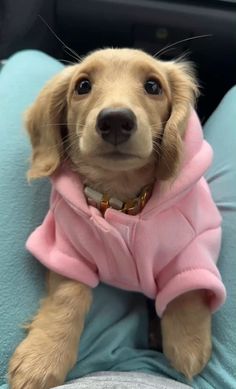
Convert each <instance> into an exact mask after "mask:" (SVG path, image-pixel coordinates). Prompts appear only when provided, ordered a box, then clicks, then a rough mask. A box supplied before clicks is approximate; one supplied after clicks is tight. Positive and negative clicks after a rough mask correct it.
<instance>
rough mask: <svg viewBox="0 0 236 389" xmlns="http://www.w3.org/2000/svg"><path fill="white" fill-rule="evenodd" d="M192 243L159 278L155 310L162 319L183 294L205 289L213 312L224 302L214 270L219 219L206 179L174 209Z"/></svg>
mask: <svg viewBox="0 0 236 389" xmlns="http://www.w3.org/2000/svg"><path fill="white" fill-rule="evenodd" d="M177 208H178V210H179V211H180V212H181V213H182V215H183V216H184V218H185V220H186V223H189V224H190V225H191V228H192V229H193V232H194V234H193V236H194V237H193V239H192V240H191V242H189V243H188V245H187V246H186V247H185V248H183V250H182V251H181V252H180V253H179V254H178V255H177V256H176V257H175V258H173V259H172V260H171V261H170V262H169V263H168V265H167V266H165V267H164V269H163V270H162V271H161V272H160V273H159V274H158V277H157V286H158V294H157V297H156V310H157V313H158V315H159V316H162V314H163V312H164V310H165V308H166V306H167V305H168V304H169V302H171V301H172V300H173V299H175V298H176V297H178V296H180V295H181V294H183V293H186V292H189V291H192V290H197V289H205V290H207V291H208V301H209V306H210V309H211V310H212V312H214V311H215V310H217V309H218V308H219V307H220V306H221V305H222V304H223V303H224V301H225V298H226V291H225V287H224V285H223V283H222V280H221V276H220V273H219V271H218V269H217V267H216V262H217V260H218V256H219V252H220V246H221V216H220V214H219V211H218V209H217V207H216V205H215V204H214V202H213V200H212V197H211V194H210V191H209V188H208V185H207V183H206V181H205V179H203V178H202V179H201V180H200V181H199V182H198V183H197V185H196V186H195V188H194V189H192V190H191V192H190V193H189V194H188V195H187V196H185V197H184V199H183V200H182V201H181V202H180V203H179V204H178V205H177Z"/></svg>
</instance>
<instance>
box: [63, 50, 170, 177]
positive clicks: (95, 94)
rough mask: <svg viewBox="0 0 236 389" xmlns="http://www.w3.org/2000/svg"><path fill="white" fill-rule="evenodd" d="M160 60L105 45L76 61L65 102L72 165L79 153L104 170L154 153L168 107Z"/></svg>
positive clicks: (132, 163)
mask: <svg viewBox="0 0 236 389" xmlns="http://www.w3.org/2000/svg"><path fill="white" fill-rule="evenodd" d="M161 65H162V64H160V66H157V64H156V61H155V60H154V59H152V58H150V57H149V56H147V55H145V54H144V53H141V52H139V51H132V50H104V51H98V52H96V53H94V54H92V55H90V56H89V57H88V58H87V59H85V61H84V62H83V63H82V64H81V65H79V66H77V69H76V71H75V72H74V75H73V77H72V80H71V85H70V89H69V102H68V107H69V109H68V123H72V125H70V124H69V126H68V127H69V131H70V134H71V144H73V145H74V146H73V152H71V158H72V160H73V161H74V163H75V164H76V162H77V160H78V156H79V159H81V156H82V158H83V159H86V160H88V161H90V162H92V163H93V165H95V166H96V165H98V166H101V167H102V168H105V169H111V170H129V169H133V168H139V167H141V166H143V165H146V164H147V163H148V162H149V161H150V159H152V158H153V155H154V154H155V153H154V144H155V146H156V148H157V151H158V146H159V145H160V143H161V137H162V133H163V129H164V127H165V123H166V121H167V119H168V117H169V113H170V108H171V92H170V87H169V84H168V80H167V77H166V75H165V72H164V71H163V69H162V66H161Z"/></svg>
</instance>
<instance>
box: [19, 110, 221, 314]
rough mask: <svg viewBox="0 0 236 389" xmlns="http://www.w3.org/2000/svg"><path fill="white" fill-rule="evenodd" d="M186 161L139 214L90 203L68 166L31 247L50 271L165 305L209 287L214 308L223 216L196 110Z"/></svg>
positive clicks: (29, 243)
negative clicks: (209, 180)
mask: <svg viewBox="0 0 236 389" xmlns="http://www.w3.org/2000/svg"><path fill="white" fill-rule="evenodd" d="M184 147H185V160H184V162H183V165H182V169H181V172H180V174H179V175H178V177H177V179H176V180H175V181H174V182H173V183H172V184H167V183H165V184H163V183H162V184H159V183H158V182H157V183H156V185H155V187H154V190H153V194H152V197H151V198H150V200H149V201H148V203H147V204H146V206H145V207H144V209H143V210H142V212H141V213H140V214H138V215H136V216H131V215H126V214H124V213H121V212H119V211H117V210H114V209H111V208H110V209H108V210H107V211H106V212H105V215H104V217H102V215H101V213H100V211H99V210H98V209H97V208H95V207H93V206H90V205H88V204H87V202H86V199H85V196H84V194H83V185H82V183H81V181H80V179H79V177H78V175H77V174H75V173H73V172H72V171H70V170H69V169H68V168H67V167H65V166H64V167H62V168H60V169H59V170H58V171H57V172H56V174H55V175H54V176H53V177H52V195H51V206H50V210H49V212H48V214H47V216H46V218H45V220H44V221H43V223H42V225H41V226H39V227H38V228H37V229H36V230H35V231H34V232H33V233H32V234H31V235H30V237H29V239H28V241H27V244H26V246H27V249H28V250H29V251H30V252H31V253H32V254H33V255H34V256H36V257H37V258H38V259H39V260H40V262H42V263H43V264H44V265H45V266H47V267H48V268H49V269H51V270H53V271H54V272H57V273H60V274H62V275H64V276H66V277H68V278H72V279H75V280H78V281H80V282H83V283H84V284H87V285H89V286H91V287H92V288H94V287H96V286H97V285H98V283H99V282H100V281H102V282H105V283H107V284H110V285H113V286H116V287H118V288H123V289H126V290H132V291H138V292H142V293H144V294H145V295H146V296H148V297H150V298H152V299H155V300H156V310H157V313H158V315H159V316H162V314H163V312H164V310H165V308H166V306H167V304H168V303H169V302H170V301H171V300H173V299H174V298H176V297H177V296H179V295H181V294H182V293H185V292H188V291H191V290H194V289H207V290H209V304H210V307H211V310H212V311H215V310H216V309H217V308H218V307H219V306H220V305H221V304H222V303H223V302H224V300H225V296H226V293H225V288H224V286H223V284H222V281H221V277H220V274H219V272H218V270H217V267H216V261H217V259H218V255H219V251H220V243H221V217H220V214H219V212H218V210H217V208H216V206H215V204H214V202H213V200H212V197H211V194H210V191H209V188H208V185H207V183H206V180H205V179H204V178H203V174H204V173H205V172H206V170H207V168H208V167H209V166H210V164H211V161H212V149H211V147H210V146H209V144H208V143H207V142H206V141H205V140H203V134H202V129H201V126H200V123H199V120H198V118H197V115H196V113H195V112H193V113H192V115H191V117H190V119H189V123H188V128H187V132H186V136H185V146H184Z"/></svg>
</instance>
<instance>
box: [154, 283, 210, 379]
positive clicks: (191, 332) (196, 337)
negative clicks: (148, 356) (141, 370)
mask: <svg viewBox="0 0 236 389" xmlns="http://www.w3.org/2000/svg"><path fill="white" fill-rule="evenodd" d="M161 328H162V341H163V351H164V354H165V355H166V357H167V358H168V359H169V360H170V362H171V364H172V366H173V367H174V368H175V369H176V370H178V371H180V372H181V373H183V374H184V375H185V376H186V377H187V378H189V379H191V378H192V377H193V376H194V375H196V374H199V373H200V372H201V371H202V369H203V368H204V367H205V365H206V364H207V362H208V360H209V358H210V356H211V347H212V345H211V312H210V309H209V307H208V305H207V302H206V293H205V291H203V290H196V291H193V292H189V293H185V294H183V295H182V296H180V297H178V298H176V299H175V300H173V301H172V302H171V303H169V304H168V306H167V308H166V310H165V312H164V315H163V318H162V320H161Z"/></svg>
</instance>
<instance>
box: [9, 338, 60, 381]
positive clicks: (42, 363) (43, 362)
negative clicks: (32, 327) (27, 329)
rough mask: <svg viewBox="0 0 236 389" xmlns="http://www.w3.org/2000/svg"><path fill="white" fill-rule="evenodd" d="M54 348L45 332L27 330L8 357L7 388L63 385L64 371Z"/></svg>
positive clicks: (55, 347) (56, 347) (56, 348)
mask: <svg viewBox="0 0 236 389" xmlns="http://www.w3.org/2000/svg"><path fill="white" fill-rule="evenodd" d="M58 351H59V350H58V346H57V345H56V344H55V345H54V344H53V342H52V341H51V340H50V339H48V337H47V336H45V334H43V333H41V334H37V333H32V334H31V333H30V334H29V335H28V337H27V338H26V339H25V340H24V341H23V342H22V343H21V344H20V345H19V346H18V347H17V349H16V351H15V353H14V354H13V356H12V358H11V360H10V364H9V373H8V380H9V386H10V389H50V388H53V387H55V386H58V385H61V384H63V382H64V380H65V376H66V373H67V371H66V370H65V367H64V366H63V365H62V363H61V355H60V354H58ZM62 359H63V358H62Z"/></svg>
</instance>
